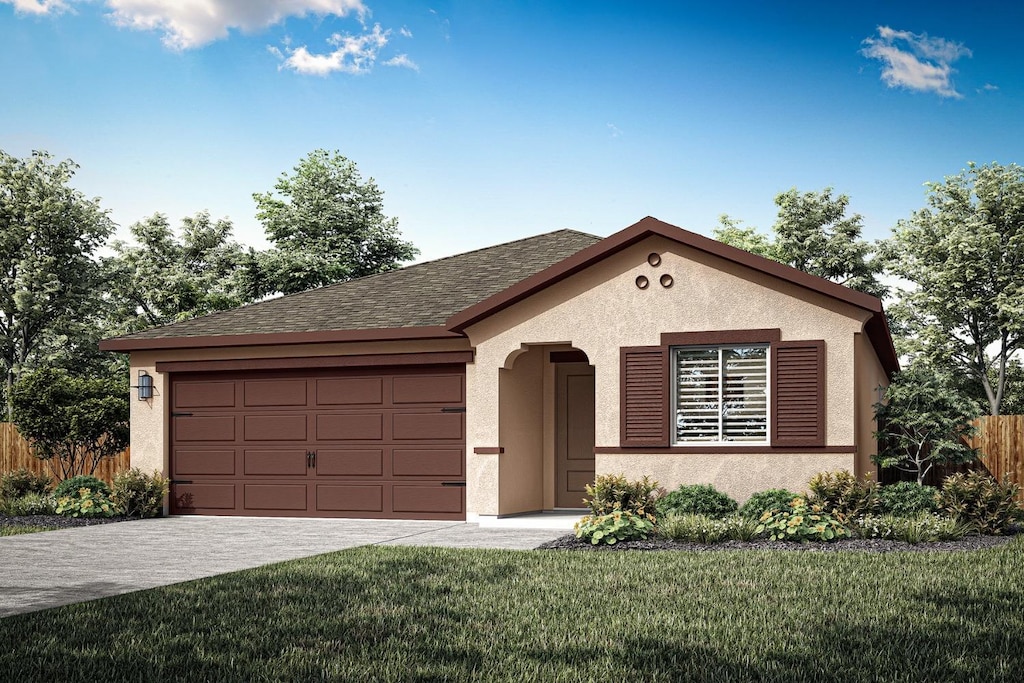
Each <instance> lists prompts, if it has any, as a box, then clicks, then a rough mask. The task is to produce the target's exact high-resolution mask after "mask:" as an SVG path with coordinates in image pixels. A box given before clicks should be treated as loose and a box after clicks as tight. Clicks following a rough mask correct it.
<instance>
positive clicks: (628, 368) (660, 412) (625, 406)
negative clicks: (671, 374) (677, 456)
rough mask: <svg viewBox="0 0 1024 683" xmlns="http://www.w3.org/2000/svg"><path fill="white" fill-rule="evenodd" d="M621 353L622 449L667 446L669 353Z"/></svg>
mask: <svg viewBox="0 0 1024 683" xmlns="http://www.w3.org/2000/svg"><path fill="white" fill-rule="evenodd" d="M621 353H622V365H621V368H622V371H621V377H620V378H619V382H620V384H621V394H622V400H621V402H620V410H621V411H622V415H621V420H620V425H619V430H620V441H621V445H622V446H623V447H636V446H668V402H669V396H668V359H667V355H668V349H667V348H666V347H664V346H640V347H629V348H624V349H622V350H621Z"/></svg>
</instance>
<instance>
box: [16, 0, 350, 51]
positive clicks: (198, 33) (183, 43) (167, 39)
mask: <svg viewBox="0 0 1024 683" xmlns="http://www.w3.org/2000/svg"><path fill="white" fill-rule="evenodd" d="M5 1H6V0H5ZM43 1H44V2H46V1H47V0H43ZM15 2H16V3H35V2H37V0H15ZM106 4H107V6H108V7H109V8H110V9H111V17H112V18H113V20H114V22H115V23H117V24H118V25H119V26H125V27H128V28H133V29H137V30H149V31H161V32H163V34H164V39H163V40H164V44H165V45H167V46H168V47H171V48H174V49H176V50H187V49H189V48H195V47H200V46H202V45H205V44H207V43H211V42H213V41H215V40H220V39H222V38H226V37H227V35H228V31H229V30H230V29H239V30H242V31H248V32H254V31H258V30H260V29H264V28H267V27H268V26H273V25H274V24H277V23H280V22H281V21H283V20H284V19H286V18H288V17H305V16H308V15H310V14H313V15H316V16H328V15H333V16H339V17H343V16H347V15H349V14H354V15H356V16H357V17H358V18H359V19H360V20H363V19H365V17H366V16H367V15H368V14H369V10H368V9H367V7H366V5H364V4H363V2H362V0H106Z"/></svg>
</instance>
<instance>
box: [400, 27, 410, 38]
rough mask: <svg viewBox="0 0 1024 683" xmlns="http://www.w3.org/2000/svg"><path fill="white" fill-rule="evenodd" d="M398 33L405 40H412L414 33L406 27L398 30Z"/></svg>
mask: <svg viewBox="0 0 1024 683" xmlns="http://www.w3.org/2000/svg"><path fill="white" fill-rule="evenodd" d="M398 33H399V34H401V36H402V37H403V38H412V31H410V30H409V29H407V28H406V27H404V26H403V27H402V28H400V29H398Z"/></svg>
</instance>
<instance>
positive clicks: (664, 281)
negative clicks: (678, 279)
mask: <svg viewBox="0 0 1024 683" xmlns="http://www.w3.org/2000/svg"><path fill="white" fill-rule="evenodd" d="M661 286H662V287H665V288H668V287H671V286H672V276H671V275H669V274H668V273H665V274H664V275H662V276H661Z"/></svg>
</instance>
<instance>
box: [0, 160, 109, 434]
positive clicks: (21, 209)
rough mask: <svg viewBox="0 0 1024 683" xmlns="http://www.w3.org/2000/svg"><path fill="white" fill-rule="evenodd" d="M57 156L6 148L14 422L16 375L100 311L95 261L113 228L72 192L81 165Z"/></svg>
mask: <svg viewBox="0 0 1024 683" xmlns="http://www.w3.org/2000/svg"><path fill="white" fill-rule="evenodd" d="M51 159H52V157H51V156H50V155H49V154H47V153H45V152H33V153H32V154H31V155H30V156H29V157H27V158H25V159H18V158H15V157H13V156H10V155H9V154H7V153H6V152H3V151H2V150H0V370H2V372H3V373H4V387H5V392H4V393H5V398H6V403H7V413H8V419H9V418H10V412H11V403H10V397H11V391H10V389H11V387H12V385H13V383H14V381H15V379H16V378H17V376H18V374H19V373H20V372H21V371H22V370H23V369H25V368H30V367H33V366H34V365H36V364H38V362H39V358H38V356H39V354H40V353H41V352H43V351H47V352H49V353H59V352H61V350H62V349H61V347H62V343H61V336H62V335H64V337H65V338H66V337H69V336H74V335H75V334H77V329H76V328H77V327H78V326H80V325H81V324H82V323H83V321H84V320H86V319H87V317H88V312H89V311H92V310H95V307H96V298H97V292H98V290H99V282H100V274H99V266H98V264H97V263H96V261H94V260H93V258H92V256H93V254H94V252H95V251H96V249H97V248H99V247H100V246H101V245H102V244H103V243H104V242H105V241H106V239H107V238H108V237H109V236H110V234H111V233H112V232H113V230H114V224H113V223H112V222H111V221H110V219H109V218H108V216H107V214H106V212H105V211H104V210H102V209H100V207H99V204H98V200H97V199H92V200H90V199H87V198H86V197H85V196H84V195H82V193H81V192H79V191H78V190H75V189H73V188H72V187H70V185H69V183H70V182H71V179H72V177H73V175H74V173H75V170H76V169H77V168H78V166H77V165H76V164H75V163H74V162H72V161H70V160H65V161H61V162H58V163H54V162H52V160H51ZM65 351H66V349H65Z"/></svg>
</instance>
